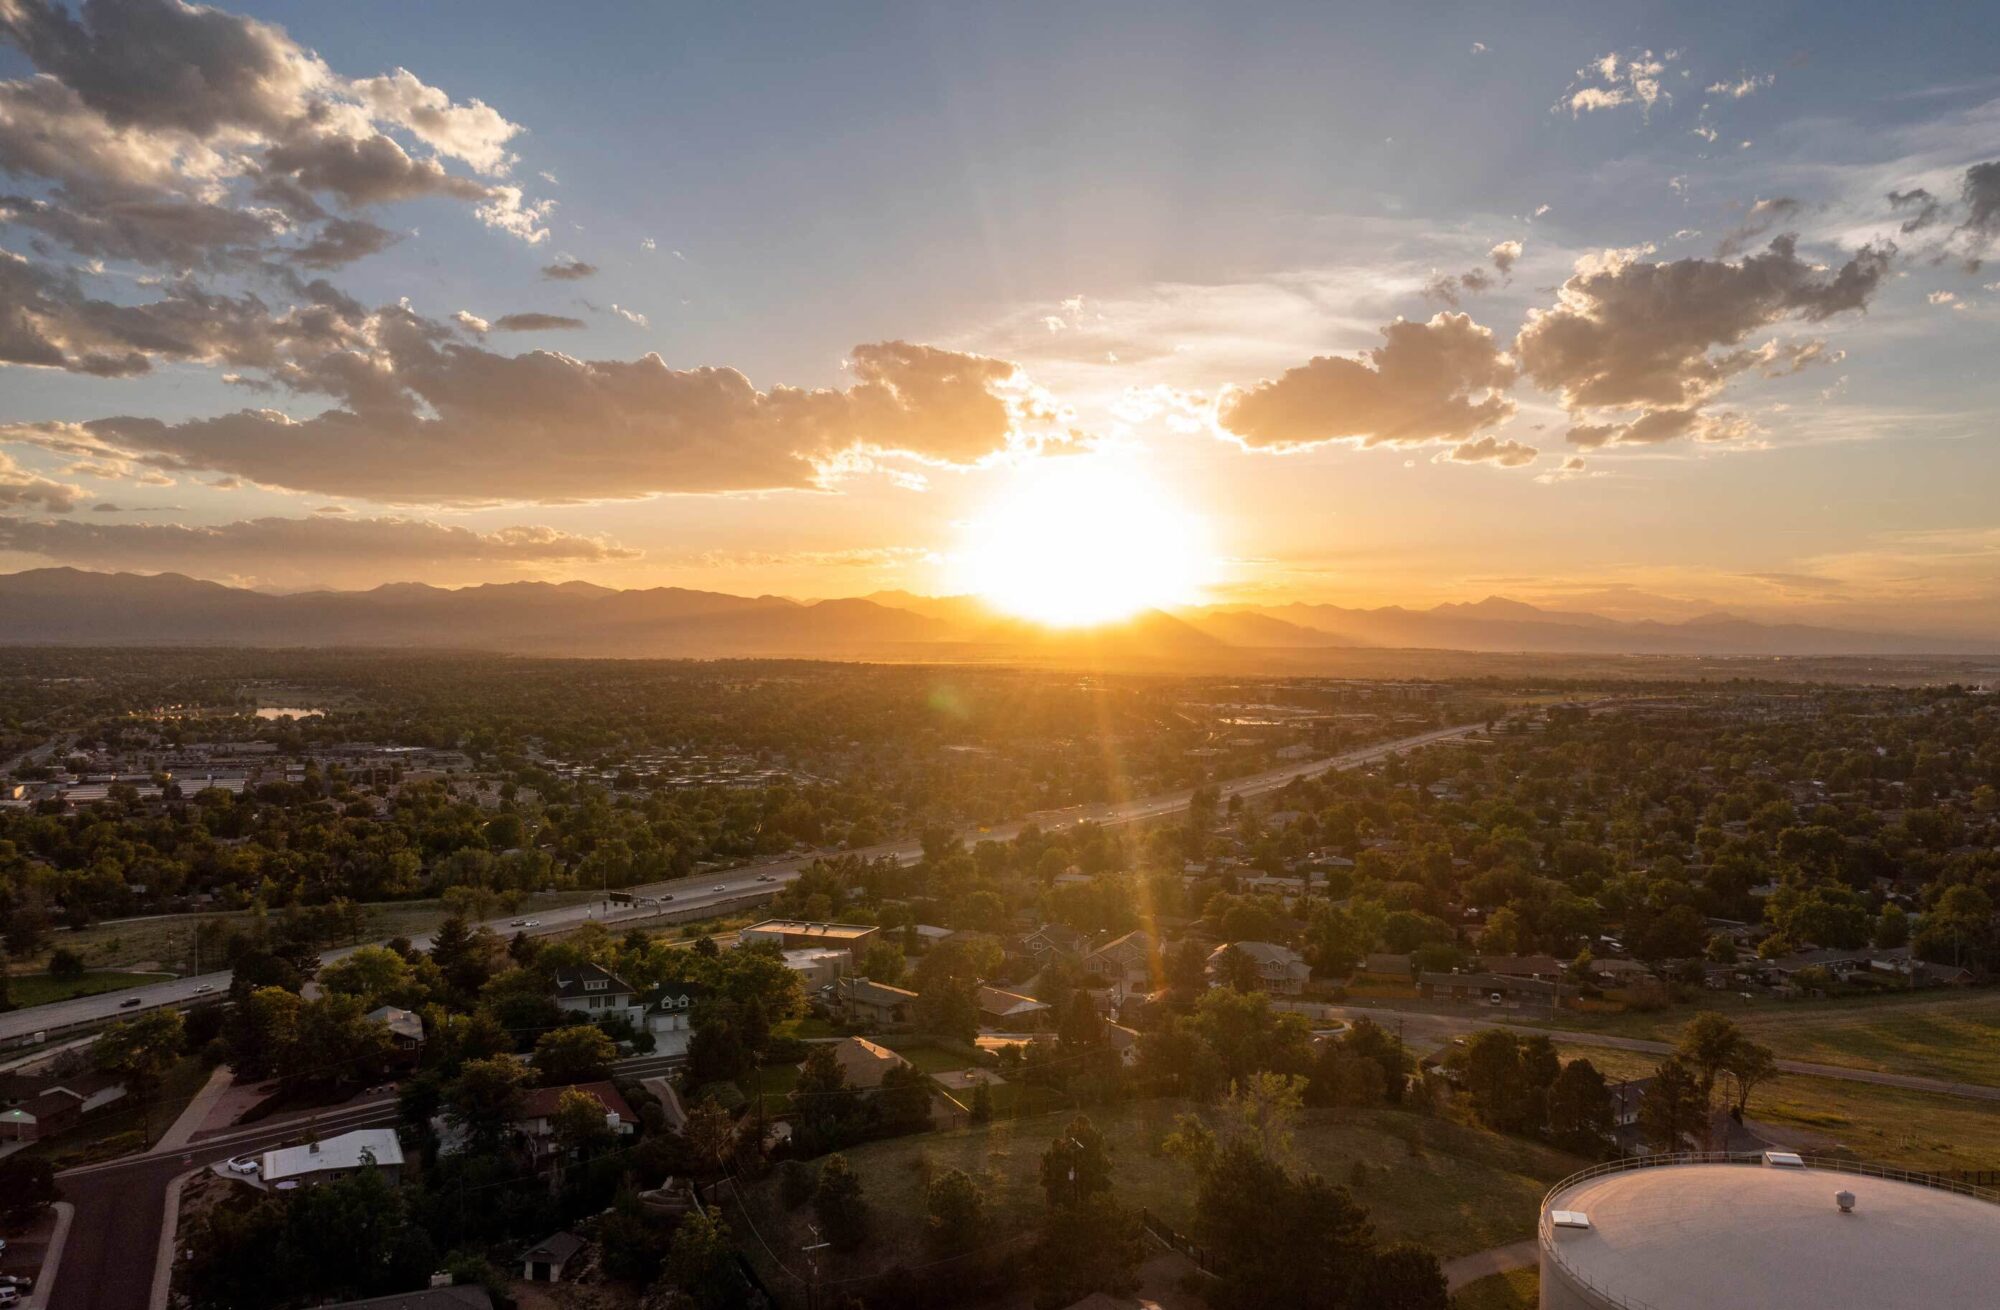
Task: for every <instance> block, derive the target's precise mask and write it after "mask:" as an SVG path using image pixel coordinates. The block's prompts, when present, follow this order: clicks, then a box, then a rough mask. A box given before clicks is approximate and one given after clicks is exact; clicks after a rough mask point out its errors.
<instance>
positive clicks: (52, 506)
mask: <svg viewBox="0 0 2000 1310" xmlns="http://www.w3.org/2000/svg"><path fill="white" fill-rule="evenodd" d="M82 502H83V488H82V487H74V486H71V485H69V484H68V483H66V482H52V481H50V480H49V479H48V478H45V477H42V476H41V475H40V474H37V473H30V472H29V471H28V470H26V469H24V468H22V467H21V466H20V465H19V464H16V463H15V462H14V461H13V460H12V459H10V458H9V457H8V455H7V452H5V451H0V505H5V506H9V507H13V508H21V507H24V506H29V505H36V506H40V507H41V508H42V509H44V510H46V511H48V512H49V513H51V514H67V513H69V512H70V511H71V510H73V509H75V508H76V507H77V506H78V505H79V504H81V503H82Z"/></svg>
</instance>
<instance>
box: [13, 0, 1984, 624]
mask: <svg viewBox="0 0 2000 1310" xmlns="http://www.w3.org/2000/svg"><path fill="white" fill-rule="evenodd" d="M1996 70H2000V29H1996V27H1995V25H1994V24H1992V23H1991V22H1990V21H1985V20H1983V19H1982V17H1981V15H1980V13H1979V12H1978V7H1977V6H1968V5H1963V4H1938V5H1922V4H1918V5H1907V6H1899V7H1897V8H1896V9H1895V10H1894V11H1893V12H1890V11H1885V10H1883V9H1882V8H1881V7H1880V6H1862V5H1859V4H1852V3H1816V4H1811V5H1805V4H1798V5H1781V4H1771V5H1758V6H1744V5H1740V4H1732V5H1721V4H1689V3H1677V4H1673V5H1666V4H1618V3H1588V4H1583V3H1578V4H1536V5H1514V6H1510V5H1504V4H1480V5H1463V6H1453V5H1424V6H1407V5H1399V6H1390V5H1375V6H1363V5H1342V6H1332V5H1326V4H1249V5H1246V4H1221V3H1215V4H1191V3H1172V2H1169V0H1148V2H1147V3H1129V4H1127V3H1089V4H1075V3H1063V4H1055V3H1049V4H1043V3H1033V2H1016V3H1009V4H1006V5H986V6H969V5H941V4H907V5H890V4H844V5H821V6H799V5H765V4H757V3H735V4H730V5H693V4H659V3H644V4H618V3H603V4H593V5H589V6H581V7H579V6H550V5H546V4H533V5H530V4H512V3H500V2H497V0H486V2H484V3H479V4H476V5H475V4H470V3H467V4H456V3H442V2H434V3H428V4H424V5H415V6H413V5H405V4H397V3H389V2H388V0H344V2H343V3H341V4H338V5H327V4H323V3H322V4H269V5H256V6H246V7H242V8H240V9H227V10H224V9H208V8H199V7H192V6H187V5H183V4H179V3H175V2H173V0H93V2H92V3H87V4H84V5H82V6H80V7H65V6H63V5H60V4H54V3H47V2H44V0H0V174H4V177H0V252H3V253H0V569H4V570H9V571H11V570H15V569H23V568H33V567H43V566H48V565H52V564H68V565H75V566H77V567H84V568H97V569H130V570H136V571H142V572H151V571H162V570H173V571H179V572H185V573H189V574H192V575H195V576H200V577H208V578H215V579H218V580H222V581H227V582H232V583H237V584H241V585H248V586H258V587H264V588H271V589H282V590H296V589H302V588H309V587H319V586H333V587H366V586H373V585H377V584H380V583H384V582H390V581H404V580H421V581H429V582H433V583H437V584H440V585H464V584H469V583H477V582H485V581H508V580H518V579H550V580H558V579H571V578H580V579H587V580H590V581H593V582H598V583H602V584H604V585H608V586H662V585H668V586H686V587H700V588H710V589H716V590H725V591H732V592H737V593H743V594H755V593H764V592H772V593H780V594H786V595H792V596H799V597H820V596H841V595H860V594H867V593H870V592H873V591H876V590H879V589H894V588H902V589H908V590H912V591H917V592H925V593H932V594H945V593H949V592H952V591H955V590H958V589H961V588H963V587H965V586H968V585H973V584H972V583H971V582H969V580H971V579H977V578H979V577H981V576H984V575H985V574H987V573H991V572H992V571H993V566H994V563H995V555H996V552H997V553H999V554H1001V555H1008V556H1009V557H1011V555H1012V554H1020V555H1022V556H1023V557H1025V556H1026V555H1028V554H1031V553H1032V554H1034V555H1035V556H1036V557H1037V558H1039V559H1041V560H1043V563H1042V564H1041V565H1038V566H1037V567H1047V560H1048V558H1050V557H1051V556H1053V557H1054V558H1055V559H1056V560H1057V561H1058V566H1059V563H1060V559H1061V557H1062V555H1063V553H1064V551H1065V550H1066V549H1068V543H1069V542H1070V541H1071V540H1072V538H1071V537H1069V536H1065V535H1062V534H1063V533H1064V532H1065V531H1066V529H1065V521H1066V520H1067V519H1068V518H1069V517H1071V516H1075V515H1078V514H1080V513H1087V512H1088V509H1087V508H1083V507H1086V506H1088V505H1090V504H1093V503H1098V501H1097V498H1095V497H1094V495H1093V494H1081V495H1079V494H1075V488H1076V487H1082V488H1086V489H1089V488H1096V487H1102V486H1106V485H1114V484H1115V485H1120V486H1125V487H1129V488H1138V489H1140V490H1139V492H1138V493H1135V495H1136V498H1137V500H1138V501H1140V502H1142V503H1140V504H1139V507H1138V508H1137V509H1136V510H1129V509H1128V510H1118V509H1116V508H1115V507H1114V508H1113V509H1112V510H1109V511H1107V513H1111V514H1112V515H1113V517H1112V518H1111V519H1110V520H1109V531H1108V533H1107V532H1105V531H1100V532H1097V533H1095V534H1093V535H1092V536H1091V537H1090V538H1089V539H1088V540H1089V541H1090V542H1097V541H1100V540H1101V539H1102V538H1103V537H1105V536H1107V535H1109V536H1114V537H1115V536H1119V535H1121V534H1126V535H1130V534H1136V533H1141V532H1164V533H1165V534H1167V536H1168V537H1171V538H1173V541H1172V542H1171V543H1167V544H1171V545H1173V546H1174V547H1175V549H1174V550H1172V551H1162V550H1158V549H1155V548H1154V547H1155V544H1156V543H1155V542H1154V541H1153V539H1152V538H1148V537H1143V536H1135V537H1132V540H1136V541H1138V542H1139V543H1140V547H1141V548H1140V549H1139V550H1138V551H1137V552H1136V553H1137V554H1140V555H1147V556H1161V555H1164V554H1171V555H1173V556H1174V557H1175V558H1179V556H1180V555H1182V554H1190V553H1193V552H1191V551H1190V550H1183V549H1181V547H1183V546H1185V545H1186V544H1187V543H1188V542H1199V543H1200V550H1199V554H1200V556H1201V562H1200V564H1199V566H1198V567H1195V568H1194V569H1193V570H1192V571H1191V572H1190V573H1189V574H1188V575H1187V576H1185V577H1181V578H1179V579H1178V582H1179V583H1180V584H1182V590H1183V591H1185V592H1186V594H1185V595H1184V596H1182V597H1181V598H1182V599H1189V600H1193V599H1201V600H1206V601H1210V602H1214V603H1226V604H1265V603H1273V604H1274V603H1282V602H1286V601H1292V600H1305V601H1314V602H1331V603H1338V604H1346V605H1388V604H1400V605H1407V606H1427V605H1432V604H1438V603H1442V602H1450V601H1466V600H1476V599H1479V598H1481V597H1483V596H1486V595H1493V594H1499V595H1506V596H1510V597H1515V598H1518V599H1522V600H1527V601H1531V602H1534V603H1537V604H1543V605H1547V606H1549V607H1552V608H1563V609H1590V610H1594V611H1596V612H1600V613H1605V614H1611V615H1614V616H1617V617H1621V618H1658V619H1669V620H1671V619H1676V618H1686V617H1691V616H1694V615H1699V614H1703V613H1707V612H1712V611H1715V610H1728V611H1731V612H1734V613H1739V614H1744V615H1749V616H1752V617H1758V618H1763V619H1768V620H1784V621H1798V622H1813V623H1827V624H1832V625H1836V626H1844V627H1871V628H1887V629H1897V630H1904V631H1922V632H1933V633H1939V634H1945V633H1951V634H1970V635H1978V636H1990V635H1993V634H1994V633H1996V632H2000V458H1996V452H1995V448H1994V445H1995V432H1994V423H1993V419H1992V416H1993V414H1994V413H1995V404H1996V400H2000V381H1996V379H1995V373H1996V370H1995V368H1994V361H1995V360H1996V359H2000V351H1996V346H2000V71H1996ZM1064 469H1075V470H1086V472H1084V473H1083V474H1081V475H1080V480H1078V481H1075V482H1074V483H1073V485H1072V488H1071V491H1072V494H1056V495H1047V496H1044V494H1043V493H1042V492H1041V491H1040V490H1039V488H1042V487H1044V486H1046V485H1048V484H1049V482H1050V480H1051V478H1054V479H1055V480H1056V481H1058V482H1060V481H1061V480H1062V479H1063V478H1064V477H1065V476H1067V475H1066V474H1064V473H1063V472H1062V470H1064ZM1113 499H1114V500H1117V501H1118V502H1119V503H1120V504H1123V503H1124V502H1125V501H1127V500H1131V499H1133V497H1114V498H1113ZM1120 514H1124V515H1125V517H1119V516H1118V515H1120ZM1037 515H1040V516H1041V517H1042V518H1043V519H1046V520H1047V521H1048V528H1047V531H1048V532H1049V533H1050V534H1053V537H1052V539H1053V540H1054V541H1055V542H1056V543H1057V548H1056V549H1054V550H1048V549H1042V550H1036V551H1029V550H1027V549H1025V548H1026V547H1029V546H1034V545H1038V544H1040V545H1046V543H1040V542H1036V541H1033V540H1030V539H1029V538H1030V537H1031V536H1032V535H1033V534H1034V532H1035V523H1036V520H1037ZM996 523H1004V524H1009V525H1014V526H1011V527H1010V528H1009V529H1008V531H1007V532H1006V533H1000V534H998V535H997V536H996V533H995V531H993V527H994V525H995V524H996ZM1161 524H1165V525H1167V526H1165V527H1164V528H1163V527H1161V526H1160V525H1161ZM1023 525H1025V526H1023ZM1176 525H1178V527H1177V526H1176ZM1101 526H1102V525H1100V527H1101ZM1128 529H1129V533H1128V531H1127V530H1128ZM1009 534H1011V535H1009ZM1088 548H1089V549H1096V547H1095V546H1089V547H1088ZM1003 563H1004V561H1003ZM1023 567H1025V566H1023ZM1002 572H1005V569H1004V568H1003V569H1002ZM1017 574H1018V570H1017ZM1013 581H1016V582H1018V581H1020V577H1019V576H1016V577H1015V578H1013ZM1029 581H1030V582H1032V581H1033V577H1032V575H1031V576H1030V577H1029Z"/></svg>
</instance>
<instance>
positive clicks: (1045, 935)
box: [1019, 923, 1090, 970]
mask: <svg viewBox="0 0 2000 1310" xmlns="http://www.w3.org/2000/svg"><path fill="white" fill-rule="evenodd" d="M1019 946H1020V953H1021V954H1023V955H1025V956H1027V957H1028V958H1029V959H1031V960H1033V961H1034V962H1035V968H1036V969H1038V970H1039V969H1044V968H1047V967H1048V965H1049V962H1050V961H1052V960H1054V959H1056V958H1057V957H1058V956H1060V957H1061V958H1063V959H1065V960H1080V959H1082V958H1083V956H1084V954H1085V953H1086V952H1087V951H1089V950H1090V938H1089V937H1088V936H1086V935H1085V934H1083V933H1081V932H1078V931H1077V930H1076V929H1074V928H1072V927H1070V926H1069V925H1068V924H1066V923H1045V924H1043V925H1042V926H1041V927H1039V928H1037V929H1035V930H1034V931H1033V932H1031V933H1024V934H1023V935H1022V937H1021V940H1020V943H1019Z"/></svg>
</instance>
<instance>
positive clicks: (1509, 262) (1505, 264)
mask: <svg viewBox="0 0 2000 1310" xmlns="http://www.w3.org/2000/svg"><path fill="white" fill-rule="evenodd" d="M1523 249H1524V247H1523V246H1522V245H1521V243H1520V242H1519V241H1511V240H1510V241H1502V242H1500V243H1499V244H1498V245H1496V246H1494V247H1493V249H1491V250H1489V251H1487V252H1486V257H1487V258H1488V259H1490V260H1492V261H1493V267H1495V268H1497V269H1499V270H1500V272H1502V273H1503V274H1505V273H1512V272H1513V271H1514V264H1515V262H1516V261H1517V260H1519V259H1520V258H1521V251H1522V250H1523Z"/></svg>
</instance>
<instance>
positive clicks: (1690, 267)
mask: <svg viewBox="0 0 2000 1310" xmlns="http://www.w3.org/2000/svg"><path fill="white" fill-rule="evenodd" d="M1893 255H1894V248H1893V247H1873V246H1868V247H1863V248H1862V249H1861V250H1859V251H1857V252H1856V253H1855V254H1854V255H1853V256H1852V257H1851V258H1849V259H1848V260H1847V262H1846V263H1844V264H1842V265H1841V266H1840V267H1839V268H1837V269H1826V268H1821V267H1818V266H1815V265H1813V264H1810V263H1808V262H1806V261H1805V260H1802V259H1800V258H1799V256H1798V252H1797V248H1796V242H1795V240H1794V238H1792V237H1789V236H1781V237H1777V238H1775V239H1774V240H1772V242H1771V243H1770V245H1769V246H1768V247H1767V248H1766V249H1765V250H1764V251H1762V252H1761V253H1759V254H1755V255H1751V256H1749V257H1747V258H1745V259H1743V260H1741V261H1740V262H1736V263H1729V262H1725V261H1722V260H1712V259H1700V258H1688V259H1678V260H1672V261H1668V262H1654V261H1650V260H1646V259H1643V258H1640V257H1638V256H1637V255H1635V254H1633V253H1631V252H1614V253H1611V254H1608V255H1604V256H1598V257H1595V258H1591V259H1586V260H1584V261H1580V263H1579V265H1578V267H1577V271H1576V272H1575V273H1574V274H1573V275H1572V276H1571V277H1570V278H1569V280H1568V281H1566V282H1565V283H1563V285H1562V288H1561V290H1560V291H1559V292H1558V296H1557V303H1556V305H1555V306H1554V307H1553V308H1549V309H1537V310H1532V311H1530V313H1529V317H1528V322H1527V324H1526V325H1525V326H1524V327H1523V328H1522V329H1521V332H1520V334H1519V336H1517V337H1516V338H1515V342H1514V355H1515V357H1516V358H1517V359H1518V360H1519V361H1520V365H1521V368H1522V371H1523V372H1524V373H1525V374H1526V375H1527V376H1528V377H1529V378H1530V379H1531V380H1532V381H1533V382H1534V383H1535V385H1537V386H1539V387H1541V388H1543V389H1545V390H1549V391H1554V392H1556V393H1557V394H1558V396H1559V398H1560V400H1561V402H1562V404H1563V406H1564V408H1565V409H1567V410H1568V411H1569V412H1570V414H1571V417H1572V418H1573V419H1575V420H1577V426H1576V427H1574V428H1572V429H1571V433H1570V440H1571V441H1572V442H1573V443H1575V444H1577V445H1581V446H1586V447H1594V446H1603V445H1611V444H1628V443H1654V442H1660V441H1668V440H1672V439H1674V438H1676V437H1681V436H1691V437H1694V438H1696V439H1698V440H1725V439H1729V438H1731V437H1735V436H1740V435H1743V434H1744V433H1745V432H1746V431H1747V430H1748V429H1747V426H1746V425H1745V424H1744V423H1743V421H1742V420H1740V419H1737V418H1734V417H1732V416H1710V415H1707V414H1704V413H1703V410H1702V407H1703V406H1705V405H1707V404H1709V403H1710V402H1712V401H1713V400H1714V399H1715V398H1716V397H1717V396H1719V395H1720V393H1721V392H1722V390H1723V387H1724V386H1725V384H1726V383H1727V381H1728V379H1730V378H1731V377H1733V376H1736V375H1738V374H1741V373H1743V372H1746V371H1750V370H1758V371H1761V372H1764V373H1766V374H1767V375H1772V376H1776V375H1782V374H1784V373H1787V372H1796V371H1797V370H1798V369H1799V368H1802V367H1804V366H1806V365H1809V364H1811V363H1814V362H1817V361H1820V360H1823V359H1826V358H1828V356H1827V354H1826V351H1825V346H1824V344H1823V343H1821V342H1817V341H1806V342H1803V343H1789V344H1788V343H1780V342H1777V341H1771V342H1767V343H1765V344H1764V345H1762V346H1758V347H1754V348H1744V347H1743V345H1742V343H1743V341H1744V340H1745V338H1747V337H1748V336H1750V334H1752V333H1753V332H1757V331H1759V330H1761V329H1764V328H1768V327H1773V326H1775V325H1777V324H1780V323H1783V322H1786V321H1794V320H1796V321H1801V322H1806V323H1820V322H1824V321H1826V320H1827V319H1830V318H1832V317H1834V316H1836V315H1839V314H1845V313H1850V312H1856V311H1860V310H1863V309H1865V308H1866V306H1867V304H1868V301H1869V298H1870V297H1871V296H1872V295H1873V294H1874V292H1875V291H1876V289H1877V288H1878V287H1879V286H1880V284H1881V281H1882V278H1883V277H1884V276H1885V274H1886V273H1887V271H1888V268H1889V264H1890V260H1891V258H1892V257H1893ZM1607 410H1623V411H1628V412H1629V411H1636V414H1633V413H1628V414H1627V415H1626V416H1623V417H1617V418H1607V417H1605V416H1603V415H1602V411H1607Z"/></svg>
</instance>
